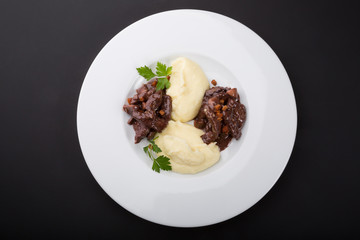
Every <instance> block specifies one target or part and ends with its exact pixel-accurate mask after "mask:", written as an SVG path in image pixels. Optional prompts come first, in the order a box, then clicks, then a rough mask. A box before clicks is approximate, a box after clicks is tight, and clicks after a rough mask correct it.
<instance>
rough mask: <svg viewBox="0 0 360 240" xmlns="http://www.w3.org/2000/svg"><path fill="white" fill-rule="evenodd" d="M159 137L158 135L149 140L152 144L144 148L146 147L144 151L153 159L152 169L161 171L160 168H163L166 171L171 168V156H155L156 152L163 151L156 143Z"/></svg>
mask: <svg viewBox="0 0 360 240" xmlns="http://www.w3.org/2000/svg"><path fill="white" fill-rule="evenodd" d="M157 138H158V137H156V138H154V139H152V140H149V142H150V144H149V145H148V146H146V147H144V148H143V149H144V152H145V153H146V154H147V155H148V156H149V157H150V159H151V160H153V165H152V170H154V171H155V172H158V173H160V169H162V170H164V171H169V170H171V165H170V158H168V157H165V156H158V157H157V158H155V157H154V153H159V152H161V149H160V148H159V146H158V145H156V143H155V139H157Z"/></svg>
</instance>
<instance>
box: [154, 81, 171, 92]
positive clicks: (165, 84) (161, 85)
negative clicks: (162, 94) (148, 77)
mask: <svg viewBox="0 0 360 240" xmlns="http://www.w3.org/2000/svg"><path fill="white" fill-rule="evenodd" d="M165 87H166V88H169V87H170V82H169V81H168V80H167V78H158V80H157V84H156V90H160V89H164V88H165Z"/></svg>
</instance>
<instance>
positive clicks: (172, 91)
mask: <svg viewBox="0 0 360 240" xmlns="http://www.w3.org/2000/svg"><path fill="white" fill-rule="evenodd" d="M171 66H172V73H171V78H170V83H171V86H170V88H169V89H167V91H166V94H168V95H170V96H171V98H172V113H171V117H172V119H173V120H176V121H181V122H187V121H190V120H192V119H194V118H195V117H196V115H197V113H198V112H199V109H200V107H201V101H202V99H203V96H204V93H205V91H206V90H207V89H209V82H208V79H207V78H206V76H205V74H204V72H203V71H202V70H201V68H200V66H199V65H198V64H196V63H194V62H193V61H191V60H189V59H187V58H184V57H180V58H177V59H176V60H175V61H174V62H173V63H172V64H171Z"/></svg>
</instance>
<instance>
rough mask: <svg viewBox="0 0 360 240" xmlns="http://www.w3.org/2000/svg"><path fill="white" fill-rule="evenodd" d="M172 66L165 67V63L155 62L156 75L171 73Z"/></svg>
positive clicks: (161, 75) (163, 75) (162, 75)
mask: <svg viewBox="0 0 360 240" xmlns="http://www.w3.org/2000/svg"><path fill="white" fill-rule="evenodd" d="M171 70H172V67H166V65H165V64H163V63H161V62H157V64H156V75H158V76H159V77H167V76H169V75H170V74H171Z"/></svg>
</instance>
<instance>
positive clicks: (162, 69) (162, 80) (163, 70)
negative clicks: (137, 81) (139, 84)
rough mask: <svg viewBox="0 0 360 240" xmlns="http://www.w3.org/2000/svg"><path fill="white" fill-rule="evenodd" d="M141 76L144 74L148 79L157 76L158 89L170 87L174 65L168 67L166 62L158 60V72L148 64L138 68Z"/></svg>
mask: <svg viewBox="0 0 360 240" xmlns="http://www.w3.org/2000/svg"><path fill="white" fill-rule="evenodd" d="M136 70H137V71H138V73H139V75H140V76H143V77H144V78H145V79H146V80H147V81H149V80H151V79H153V78H154V77H157V84H156V90H161V89H164V88H169V87H170V82H169V78H170V75H171V70H172V67H166V65H165V64H163V63H161V62H157V64H156V74H155V73H154V72H153V71H152V70H151V68H149V67H148V66H146V65H145V66H143V67H139V68H136Z"/></svg>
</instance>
